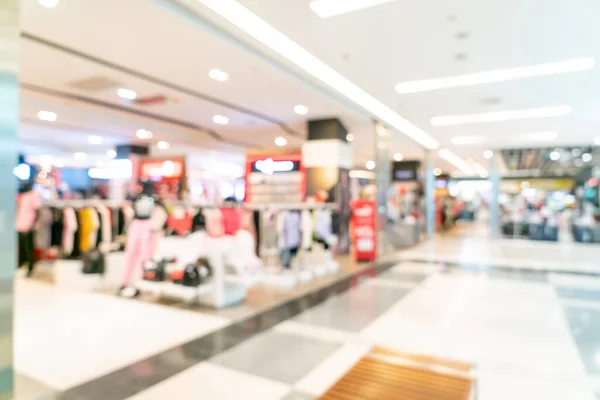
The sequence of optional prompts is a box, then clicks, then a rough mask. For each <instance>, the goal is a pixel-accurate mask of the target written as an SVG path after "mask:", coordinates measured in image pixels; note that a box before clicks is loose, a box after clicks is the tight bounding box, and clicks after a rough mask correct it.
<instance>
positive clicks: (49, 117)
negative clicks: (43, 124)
mask: <svg viewBox="0 0 600 400" xmlns="http://www.w3.org/2000/svg"><path fill="white" fill-rule="evenodd" d="M37 116H38V118H39V119H41V120H42V121H47V122H54V121H56V120H57V118H58V116H57V115H56V113H54V112H52V111H44V110H42V111H38V113H37Z"/></svg>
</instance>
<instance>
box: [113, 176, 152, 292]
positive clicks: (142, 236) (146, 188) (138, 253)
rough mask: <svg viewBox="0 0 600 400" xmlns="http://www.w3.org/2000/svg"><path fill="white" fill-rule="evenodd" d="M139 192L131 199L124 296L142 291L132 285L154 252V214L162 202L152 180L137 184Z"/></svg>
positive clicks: (122, 288) (123, 284) (121, 289)
mask: <svg viewBox="0 0 600 400" xmlns="http://www.w3.org/2000/svg"><path fill="white" fill-rule="evenodd" d="M136 191H137V194H136V195H134V196H133V198H132V199H131V204H132V208H133V211H134V215H133V220H132V221H131V224H130V225H129V227H128V229H127V244H126V246H125V263H126V265H125V275H124V276H123V281H122V286H121V288H120V289H119V294H120V295H121V296H124V297H136V296H138V295H139V294H140V291H139V290H138V289H136V288H132V287H130V286H129V285H130V281H131V278H132V276H133V275H134V273H136V272H137V271H141V265H142V263H143V262H144V261H147V260H150V259H151V258H152V256H153V253H154V244H155V243H154V242H155V240H154V239H155V238H154V231H155V224H154V221H153V220H152V214H153V211H154V208H155V207H156V205H158V204H160V201H159V200H158V198H157V197H156V196H155V195H154V186H153V184H152V182H141V183H139V184H138V185H137V186H136Z"/></svg>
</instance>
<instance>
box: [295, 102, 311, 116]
mask: <svg viewBox="0 0 600 400" xmlns="http://www.w3.org/2000/svg"><path fill="white" fill-rule="evenodd" d="M294 112H295V113H296V114H298V115H306V114H308V107H306V106H303V105H302V104H298V105H297V106H295V107H294Z"/></svg>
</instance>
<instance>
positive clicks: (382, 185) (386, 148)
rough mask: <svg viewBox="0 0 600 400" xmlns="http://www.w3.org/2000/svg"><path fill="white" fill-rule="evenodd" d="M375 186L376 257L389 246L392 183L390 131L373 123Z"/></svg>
mask: <svg viewBox="0 0 600 400" xmlns="http://www.w3.org/2000/svg"><path fill="white" fill-rule="evenodd" d="M374 128H375V186H376V187H377V220H376V224H377V255H378V256H379V255H385V254H386V253H387V252H388V250H389V248H390V246H389V245H388V238H387V224H388V196H389V191H390V186H391V182H392V162H391V156H390V131H389V130H388V129H387V128H386V127H385V126H384V125H383V124H382V123H380V122H375V124H374Z"/></svg>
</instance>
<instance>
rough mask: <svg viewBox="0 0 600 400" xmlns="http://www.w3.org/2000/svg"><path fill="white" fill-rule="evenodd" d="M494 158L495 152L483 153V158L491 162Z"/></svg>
mask: <svg viewBox="0 0 600 400" xmlns="http://www.w3.org/2000/svg"><path fill="white" fill-rule="evenodd" d="M492 157H494V152H493V151H491V150H486V151H484V152H483V158H485V159H486V160H491V159H492Z"/></svg>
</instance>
